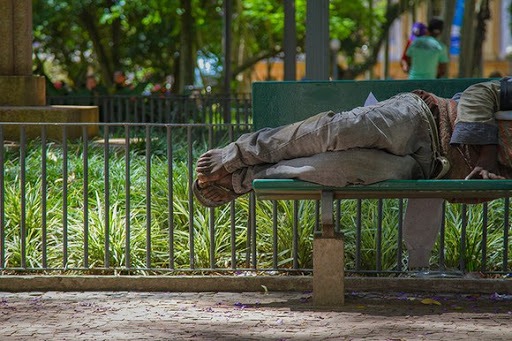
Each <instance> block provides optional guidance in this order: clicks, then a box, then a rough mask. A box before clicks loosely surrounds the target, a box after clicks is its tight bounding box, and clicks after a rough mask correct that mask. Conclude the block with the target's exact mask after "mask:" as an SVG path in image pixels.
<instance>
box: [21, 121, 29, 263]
mask: <svg viewBox="0 0 512 341" xmlns="http://www.w3.org/2000/svg"><path fill="white" fill-rule="evenodd" d="M26 157H27V135H26V126H25V125H22V126H21V127H20V192H21V217H20V238H21V239H20V240H21V245H20V246H21V267H22V268H23V269H25V268H26V267H27V239H26V238H27V193H26V190H27V187H26V185H27V184H26V177H27V175H26V174H27V164H26V161H27V160H26Z"/></svg>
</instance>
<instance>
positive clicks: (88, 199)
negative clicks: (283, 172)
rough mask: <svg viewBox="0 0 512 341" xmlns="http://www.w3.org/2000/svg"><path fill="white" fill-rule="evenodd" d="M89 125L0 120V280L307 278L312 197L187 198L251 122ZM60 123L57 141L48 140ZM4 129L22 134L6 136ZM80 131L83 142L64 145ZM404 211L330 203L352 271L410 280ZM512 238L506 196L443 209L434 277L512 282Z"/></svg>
mask: <svg viewBox="0 0 512 341" xmlns="http://www.w3.org/2000/svg"><path fill="white" fill-rule="evenodd" d="M88 125H90V124H73V123H68V124H58V125H56V124H48V123H46V124H45V123H34V124H31V123H24V124H19V123H2V124H0V128H1V129H0V143H1V144H2V145H3V146H4V148H3V149H1V150H0V270H2V271H3V272H4V273H11V272H12V273H18V272H45V273H47V272H51V271H54V272H55V271H56V272H69V271H73V272H79V273H82V274H89V273H114V272H126V273H145V274H153V273H162V272H171V273H177V274H178V273H183V272H188V273H195V272H201V273H202V272H204V271H212V272H222V271H225V272H237V271H269V272H277V273H301V274H302V273H307V272H310V271H311V268H312V239H313V234H314V231H315V230H317V229H318V224H319V222H318V211H319V207H318V203H317V202H315V201H280V202H273V201H264V200H256V198H255V197H254V195H252V194H251V195H246V196H242V197H240V198H238V199H236V201H234V202H233V203H231V204H227V205H224V206H221V207H219V208H215V209H208V208H204V207H202V206H200V205H199V204H198V203H197V202H196V201H195V200H194V197H193V195H192V192H191V191H190V188H191V185H192V182H193V180H194V176H195V175H194V163H195V160H196V159H197V157H198V156H199V155H200V154H201V153H202V152H204V151H205V150H206V149H208V148H210V147H212V146H217V145H223V144H225V143H227V142H229V141H231V140H233V139H234V138H236V137H237V136H238V135H240V134H241V133H243V132H245V131H249V130H250V129H251V126H250V125H241V124H236V125H235V124H233V125H231V124H189V123H187V124H176V123H173V124H164V123H99V126H100V127H99V135H98V136H96V137H93V138H87V127H88ZM56 126H57V128H58V129H61V131H62V134H61V138H60V139H52V138H50V137H49V134H48V131H50V129H55V128H56ZM7 128H9V129H12V128H15V129H17V130H18V131H19V134H18V136H19V138H17V139H14V140H12V139H8V138H7V136H6V134H5V131H7ZM77 128H78V129H82V131H83V135H82V136H78V137H77V138H68V136H70V135H69V133H68V131H69V130H70V129H75V130H76V129H77ZM34 131H36V132H38V133H37V134H35V136H34ZM406 203H407V202H406V200H391V199H390V200H343V201H338V202H336V203H335V209H334V212H335V215H336V221H337V224H338V228H339V229H340V230H342V231H343V233H344V235H345V250H346V251H345V252H346V270H347V272H349V273H356V274H371V275H377V274H388V275H398V274H403V273H407V253H406V250H405V247H404V246H403V242H402V228H401V226H402V221H403V213H404V207H405V205H406ZM315 217H316V219H314V218H315ZM312 218H313V219H312ZM509 234H510V201H509V199H502V200H495V201H493V202H490V203H485V204H478V205H462V204H446V208H445V219H444V224H443V226H442V229H441V233H440V236H439V239H438V241H437V242H436V245H435V247H434V250H433V252H432V257H431V265H432V268H433V269H440V270H447V269H448V270H453V269H454V270H457V271H463V272H468V271H478V272H482V273H483V274H486V275H493V274H500V275H503V274H508V273H510V272H511V267H512V259H511V258H510V256H509V255H510V252H511V249H512V243H511V242H510V238H509Z"/></svg>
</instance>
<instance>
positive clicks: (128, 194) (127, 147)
mask: <svg viewBox="0 0 512 341" xmlns="http://www.w3.org/2000/svg"><path fill="white" fill-rule="evenodd" d="M124 159H125V161H124V169H125V170H124V181H125V184H124V196H125V200H126V202H125V211H126V214H125V223H124V225H125V226H124V229H125V234H126V237H125V238H126V240H125V251H124V258H125V259H124V266H125V267H126V268H127V269H130V268H131V264H132V261H131V256H130V255H131V246H130V245H131V223H130V222H131V219H130V210H131V201H130V199H131V192H130V188H131V186H132V183H131V176H130V175H131V174H130V169H131V167H130V165H131V163H130V126H129V125H125V126H124Z"/></svg>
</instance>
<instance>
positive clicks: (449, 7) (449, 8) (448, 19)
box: [441, 0, 457, 55]
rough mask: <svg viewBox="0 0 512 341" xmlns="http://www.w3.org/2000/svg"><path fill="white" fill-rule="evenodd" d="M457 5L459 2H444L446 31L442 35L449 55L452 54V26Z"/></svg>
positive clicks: (442, 40)
mask: <svg viewBox="0 0 512 341" xmlns="http://www.w3.org/2000/svg"><path fill="white" fill-rule="evenodd" d="M456 5H457V1H455V0H453V1H445V2H444V13H443V20H444V30H443V33H442V34H441V42H442V43H443V44H445V45H446V46H447V47H448V55H449V54H450V45H451V42H452V41H451V40H452V39H451V33H452V24H453V17H454V16H455V6H456Z"/></svg>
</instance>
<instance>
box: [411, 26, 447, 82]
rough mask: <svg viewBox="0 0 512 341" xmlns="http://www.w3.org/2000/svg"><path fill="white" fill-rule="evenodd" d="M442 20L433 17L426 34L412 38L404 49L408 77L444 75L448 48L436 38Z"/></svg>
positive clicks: (441, 76)
mask: <svg viewBox="0 0 512 341" xmlns="http://www.w3.org/2000/svg"><path fill="white" fill-rule="evenodd" d="M443 27H444V22H443V21H442V20H441V19H437V18H433V19H431V20H430V21H429V23H428V27H427V34H426V35H424V36H421V37H418V38H416V39H414V41H413V42H412V43H411V45H410V46H409V48H408V49H407V51H406V57H407V64H408V65H409V79H435V78H443V77H446V74H447V69H448V62H449V61H450V60H449V58H448V50H447V48H446V46H445V45H444V44H443V43H441V42H440V41H439V40H438V39H437V38H438V37H439V36H440V35H441V33H442V32H443Z"/></svg>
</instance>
